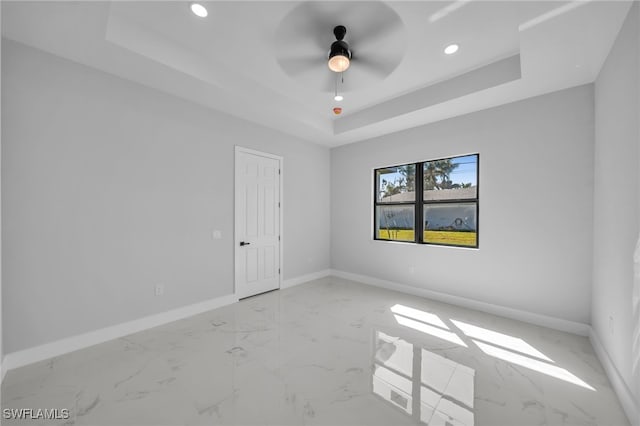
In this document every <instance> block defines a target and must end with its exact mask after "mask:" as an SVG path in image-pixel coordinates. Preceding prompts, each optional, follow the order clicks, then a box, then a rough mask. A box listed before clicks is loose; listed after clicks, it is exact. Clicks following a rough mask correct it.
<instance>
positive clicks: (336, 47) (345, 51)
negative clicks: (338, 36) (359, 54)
mask: <svg viewBox="0 0 640 426" xmlns="http://www.w3.org/2000/svg"><path fill="white" fill-rule="evenodd" d="M338 55H341V56H346V57H347V58H349V59H351V51H350V50H349V45H348V44H347V42H346V41H343V40H337V41H334V42H333V43H331V50H330V51H329V58H333V57H334V56H338Z"/></svg>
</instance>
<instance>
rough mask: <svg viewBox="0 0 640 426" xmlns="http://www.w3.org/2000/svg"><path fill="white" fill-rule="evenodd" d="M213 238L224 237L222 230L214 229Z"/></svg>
mask: <svg viewBox="0 0 640 426" xmlns="http://www.w3.org/2000/svg"><path fill="white" fill-rule="evenodd" d="M211 238H212V239H214V240H219V239H221V238H222V232H220V231H219V230H217V229H214V230H213V231H211Z"/></svg>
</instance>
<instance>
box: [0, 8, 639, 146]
mask: <svg viewBox="0 0 640 426" xmlns="http://www.w3.org/2000/svg"><path fill="white" fill-rule="evenodd" d="M204 3H205V5H206V7H207V9H208V11H209V16H208V17H207V18H198V17H196V16H195V15H193V14H192V13H191V11H190V10H189V7H188V6H189V3H188V2H185V1H140V2H130V1H113V2H96V1H86V2H77V1H76V2H55V1H45V2H10V1H3V2H2V35H3V37H6V38H9V39H12V40H16V41H19V42H22V43H25V44H27V45H31V46H34V47H36V48H39V49H42V50H45V51H48V52H51V53H54V54H56V55H59V56H62V57H64V58H68V59H71V60H73V61H76V62H79V63H82V64H86V65H89V66H92V67H95V68H98V69H101V70H104V71H106V72H109V73H112V74H115V75H118V76H120V77H123V78H126V79H129V80H133V81H136V82H138V83H141V84H144V85H147V86H150V87H153V88H156V89H159V90H162V91H164V92H168V93H171V94H173V95H176V96H179V97H182V98H185V99H189V100H191V101H194V102H197V103H199V104H202V105H205V106H208V107H211V108H214V109H218V110H222V111H225V112H227V113H230V114H233V115H236V116H239V117H242V118H245V119H247V120H250V121H254V122H257V123H260V124H263V125H265V126H268V127H272V128H275V129H278V130H280V131H283V132H286V133H289V134H292V135H294V136H297V137H300V138H303V139H306V140H310V141H314V142H317V143H321V144H325V145H328V146H337V145H341V144H344V143H350V142H354V141H359V140H363V139H367V138H371V137H375V136H379V135H383V134H387V133H390V132H394V131H398V130H402V129H405V128H409V127H414V126H418V125H421V124H425V123H429V122H433V121H437V120H441V119H444V118H449V117H453V116H456V115H461V114H465V113H469V112H472V111H477V110H481V109H485V108H489V107H492V106H496V105H500V104H504V103H507V102H512V101H515V100H519V99H524V98H527V97H531V96H536V95H540V94H543V93H548V92H551V91H555V90H560V89H564V88H567V87H572V86H576V85H580V84H584V83H589V82H592V81H594V79H595V78H596V76H597V74H598V72H599V70H600V67H601V66H602V63H603V61H604V59H605V58H606V55H607V54H608V52H609V49H610V47H611V45H612V43H613V41H614V39H615V37H616V35H617V33H618V31H619V29H620V27H621V25H622V22H623V20H624V17H625V16H626V14H627V12H628V9H629V7H630V3H629V2H622V1H588V2H586V1H576V2H566V1H564V2H560V1H536V2H529V1H484V0H475V1H469V0H458V1H445V2H435V1H409V2H401V1H391V2H385V3H381V2H369V1H357V2H337V1H335V2H333V1H322V2H314V3H309V2H292V1H283V2H275V1H258V2H248V1H210V2H204ZM339 24H341V25H345V26H346V27H347V36H346V37H345V40H346V41H348V42H350V44H351V48H352V49H353V51H354V58H355V59H354V61H353V64H352V66H351V68H350V69H349V70H347V71H346V72H345V73H344V85H343V84H342V83H340V84H339V86H338V87H339V91H340V92H342V93H343V94H344V96H345V100H344V101H342V102H339V103H338V102H336V101H334V100H333V90H334V89H333V87H334V84H335V80H333V78H334V77H335V75H334V74H333V73H332V72H331V71H330V70H329V69H328V68H327V66H326V55H327V51H328V50H329V46H330V44H331V42H332V41H333V39H334V38H333V34H332V29H333V26H335V25H339ZM450 43H457V44H459V45H460V50H459V51H458V52H457V53H456V54H454V55H451V56H447V55H445V54H444V53H443V49H444V47H445V46H447V45H448V44H450ZM324 46H326V48H325V47H324ZM298 58H300V61H301V63H304V64H307V63H310V64H312V65H311V66H306V67H303V68H304V69H303V70H302V71H301V70H300V67H299V66H298V65H297V62H296V61H298ZM316 62H317V65H314V64H315V63H316ZM372 64H373V65H372ZM334 106H341V107H342V108H343V113H342V114H341V115H340V116H335V115H334V114H333V112H332V108H333V107H334Z"/></svg>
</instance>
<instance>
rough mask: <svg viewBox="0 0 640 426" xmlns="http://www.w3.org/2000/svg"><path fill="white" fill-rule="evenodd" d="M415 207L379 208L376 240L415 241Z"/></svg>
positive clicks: (377, 211)
mask: <svg viewBox="0 0 640 426" xmlns="http://www.w3.org/2000/svg"><path fill="white" fill-rule="evenodd" d="M414 210H415V207H414V206H397V205H396V206H377V207H376V218H377V223H376V238H380V239H383V240H394V241H415V239H416V237H415V232H414V229H415V212H414Z"/></svg>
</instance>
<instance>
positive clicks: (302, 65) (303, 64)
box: [278, 55, 328, 77]
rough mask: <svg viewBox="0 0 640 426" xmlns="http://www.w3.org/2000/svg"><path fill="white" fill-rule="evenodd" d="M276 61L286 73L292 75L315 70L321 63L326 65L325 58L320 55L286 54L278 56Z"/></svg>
mask: <svg viewBox="0 0 640 426" xmlns="http://www.w3.org/2000/svg"><path fill="white" fill-rule="evenodd" d="M278 62H279V63H280V66H281V67H282V69H283V70H285V71H286V72H287V74H289V75H291V76H294V77H295V76H298V75H301V74H305V73H308V72H311V71H317V70H318V68H319V67H322V66H323V65H325V66H326V60H325V59H324V58H323V57H322V56H321V55H303V56H287V57H284V58H278ZM327 71H328V70H327Z"/></svg>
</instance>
